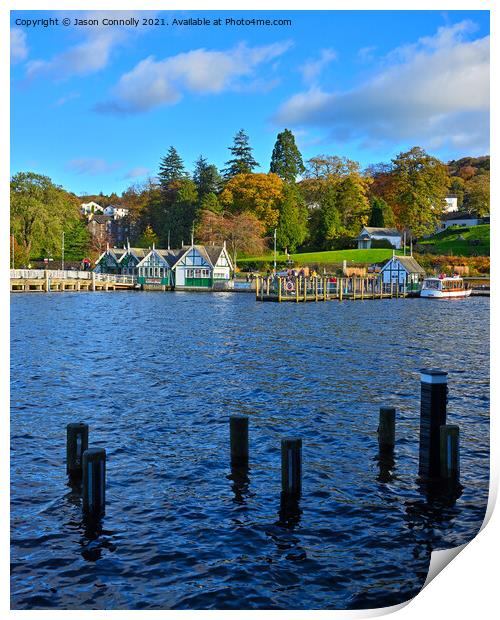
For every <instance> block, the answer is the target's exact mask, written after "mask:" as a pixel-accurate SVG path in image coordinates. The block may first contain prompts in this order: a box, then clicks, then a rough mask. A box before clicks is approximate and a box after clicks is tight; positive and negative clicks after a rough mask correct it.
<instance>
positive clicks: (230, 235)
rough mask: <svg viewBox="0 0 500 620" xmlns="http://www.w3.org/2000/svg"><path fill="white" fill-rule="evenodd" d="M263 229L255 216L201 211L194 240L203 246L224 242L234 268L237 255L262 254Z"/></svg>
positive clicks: (263, 246) (264, 243)
mask: <svg viewBox="0 0 500 620" xmlns="http://www.w3.org/2000/svg"><path fill="white" fill-rule="evenodd" d="M264 233H265V227H264V225H263V224H262V222H260V221H259V220H258V219H257V217H256V216H255V215H253V214H252V213H248V212H243V213H234V214H232V213H225V214H222V213H213V212H212V211H203V212H202V214H201V217H200V220H199V222H198V226H197V228H196V238H197V240H198V241H199V242H201V243H205V244H211V243H214V244H217V245H222V243H224V241H225V242H226V245H227V247H228V249H229V251H230V253H231V256H232V259H233V265H234V267H235V268H236V262H237V259H238V254H239V253H242V252H244V253H245V254H262V253H263V252H264V250H265V248H266V240H265V239H264V238H263V235H264Z"/></svg>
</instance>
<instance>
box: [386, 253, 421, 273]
mask: <svg viewBox="0 0 500 620" xmlns="http://www.w3.org/2000/svg"><path fill="white" fill-rule="evenodd" d="M391 261H397V262H398V263H399V264H400V265H401V266H402V267H404V269H405V271H407V272H408V273H421V274H422V275H425V269H424V268H423V267H422V266H421V265H419V264H418V263H417V261H416V260H415V259H414V258H413V256H393V257H392V258H391V259H390V260H388V261H387V263H386V264H385V265H384V266H383V267H382V271H384V270H385V268H386V267H388V266H389V265H390V263H391Z"/></svg>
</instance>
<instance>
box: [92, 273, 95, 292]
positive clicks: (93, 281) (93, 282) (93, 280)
mask: <svg viewBox="0 0 500 620" xmlns="http://www.w3.org/2000/svg"><path fill="white" fill-rule="evenodd" d="M92 290H93V291H95V271H93V272H92Z"/></svg>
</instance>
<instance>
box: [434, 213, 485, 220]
mask: <svg viewBox="0 0 500 620" xmlns="http://www.w3.org/2000/svg"><path fill="white" fill-rule="evenodd" d="M477 219H478V217H477V215H472V214H471V213H467V211H449V212H448V213H443V215H442V216H441V221H449V220H477Z"/></svg>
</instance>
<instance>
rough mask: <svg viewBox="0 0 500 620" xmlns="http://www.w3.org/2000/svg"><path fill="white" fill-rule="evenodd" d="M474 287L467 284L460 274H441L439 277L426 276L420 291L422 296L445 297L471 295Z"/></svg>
mask: <svg viewBox="0 0 500 620" xmlns="http://www.w3.org/2000/svg"><path fill="white" fill-rule="evenodd" d="M471 293H472V289H471V288H469V287H468V286H467V284H466V283H465V282H464V280H463V278H461V277H460V276H453V277H447V276H439V277H438V278H425V280H424V282H423V284H422V290H421V291H420V297H428V298H438V299H439V298H445V297H469V295H470V294H471Z"/></svg>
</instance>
